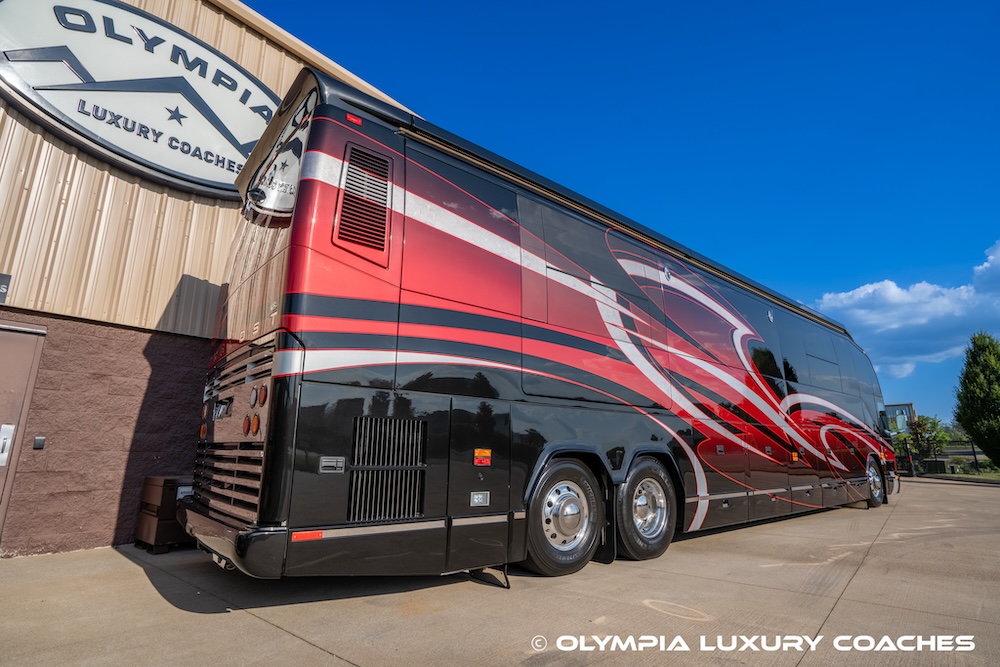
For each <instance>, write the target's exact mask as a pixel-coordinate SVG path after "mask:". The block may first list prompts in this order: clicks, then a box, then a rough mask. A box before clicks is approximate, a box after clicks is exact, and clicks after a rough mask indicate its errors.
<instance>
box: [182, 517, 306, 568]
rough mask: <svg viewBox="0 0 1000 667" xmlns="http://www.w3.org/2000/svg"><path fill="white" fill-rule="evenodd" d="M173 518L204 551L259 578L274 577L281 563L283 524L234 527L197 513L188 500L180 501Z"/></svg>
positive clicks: (284, 537)
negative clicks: (263, 526) (279, 526)
mask: <svg viewBox="0 0 1000 667" xmlns="http://www.w3.org/2000/svg"><path fill="white" fill-rule="evenodd" d="M177 520H178V521H179V522H180V524H181V525H182V526H184V530H186V531H187V532H188V534H189V535H191V536H192V537H194V538H195V539H196V540H198V543H199V544H200V545H201V546H202V547H203V548H204V549H206V550H207V551H209V552H211V553H213V554H215V555H216V556H219V557H221V558H222V559H223V560H225V561H228V562H229V563H232V564H233V565H234V566H235V567H236V568H237V569H239V570H240V571H241V572H244V573H246V574H249V575H250V576H251V577H257V578H259V579H277V578H279V577H280V576H281V575H282V570H283V568H284V564H285V548H286V546H287V544H288V531H287V530H285V529H284V528H252V529H250V530H243V531H240V530H236V529H235V528H232V527H230V526H227V525H225V524H223V523H220V522H219V521H216V520H215V519H212V518H211V517H208V516H205V515H204V514H202V513H200V512H199V511H198V510H197V508H196V507H195V505H194V503H192V502H191V501H188V502H182V503H181V504H180V506H179V508H178V510H177Z"/></svg>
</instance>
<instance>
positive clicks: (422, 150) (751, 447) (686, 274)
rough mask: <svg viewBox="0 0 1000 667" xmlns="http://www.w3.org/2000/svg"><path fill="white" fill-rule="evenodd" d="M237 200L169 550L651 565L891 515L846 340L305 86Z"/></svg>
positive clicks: (674, 249) (567, 202) (879, 455)
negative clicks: (882, 510)
mask: <svg viewBox="0 0 1000 667" xmlns="http://www.w3.org/2000/svg"><path fill="white" fill-rule="evenodd" d="M237 185H238V187H239V189H240V191H241V193H242V195H243V199H244V202H245V203H244V219H243V222H242V230H241V232H240V234H239V235H238V238H237V239H236V241H235V244H234V250H233V252H232V254H231V259H230V263H231V265H230V266H229V269H228V271H229V282H228V284H227V285H226V286H225V288H224V291H225V293H226V294H225V303H224V305H223V306H222V307H221V312H220V321H219V325H218V332H219V333H218V341H217V343H218V349H217V354H216V355H215V358H214V360H213V363H214V365H213V367H212V369H211V370H210V373H209V376H208V382H207V385H206V387H205V402H204V408H203V418H204V419H203V424H202V428H201V438H200V444H199V448H198V456H197V462H196V469H195V486H194V489H195V491H194V496H193V499H192V500H191V501H190V502H189V503H188V504H187V506H186V508H185V509H183V510H182V521H183V523H184V524H185V525H186V527H187V530H188V532H190V533H191V534H192V535H193V536H195V537H196V538H197V539H198V541H199V542H200V544H201V545H202V547H203V548H205V549H206V550H208V551H209V552H211V553H212V554H213V555H214V557H215V559H216V560H217V561H218V562H220V563H221V564H225V565H233V566H235V567H237V568H239V569H240V570H242V571H243V572H246V573H248V574H250V575H253V576H256V577H267V578H273V577H280V576H297V575H340V574H343V575H364V574H439V573H445V572H457V571H463V570H475V569H479V568H483V567H491V566H501V565H505V564H507V563H515V562H523V563H525V564H526V565H527V566H528V567H530V568H531V569H533V570H536V571H537V572H540V573H542V574H546V575H560V574H566V573H570V572H574V571H576V570H578V569H580V568H581V567H583V566H584V565H585V564H586V563H587V562H588V561H590V560H591V559H597V560H601V561H603V562H610V561H611V560H613V559H614V558H615V557H616V556H617V555H623V556H626V557H629V558H634V559H643V558H655V557H657V556H659V555H660V554H662V553H663V551H664V550H665V549H666V548H667V546H668V545H669V544H670V541H671V539H672V538H673V536H674V533H675V530H681V531H697V530H702V529H707V528H713V527H718V526H725V525H732V524H740V523H745V522H749V521H754V520H759V519H765V518H774V517H782V516H789V515H792V514H795V513H798V512H808V511H811V510H816V509H818V508H824V507H832V506H839V505H845V504H850V503H855V502H867V503H868V505H869V506H877V505H880V504H882V503H883V502H884V501H885V500H886V497H887V495H888V494H891V493H896V492H898V490H899V482H898V478H897V476H896V471H895V464H894V457H893V450H892V447H891V445H890V443H889V442H888V439H887V437H886V430H885V428H884V421H885V420H884V406H883V403H882V397H881V395H880V394H881V391H880V389H879V385H878V380H877V379H876V376H875V373H874V371H873V369H872V364H871V363H870V362H869V360H868V358H867V357H866V356H865V354H864V353H863V352H862V351H861V350H860V349H859V348H858V346H857V345H856V344H855V343H854V342H853V341H852V339H851V337H850V336H849V335H848V333H847V332H846V331H845V330H844V328H843V327H842V326H840V325H839V324H837V323H835V322H833V321H831V320H829V319H827V318H826V317H824V316H822V315H821V314H819V313H816V312H814V311H812V310H810V309H808V308H805V307H803V306H802V305H800V304H797V303H795V302H794V301H792V300H790V299H788V298H785V297H782V296H781V295H779V294H776V293H774V292H773V291H771V290H769V289H767V288H765V287H763V286H761V285H758V284H756V283H755V282H753V281H752V280H750V279H748V278H745V277H742V276H740V275H738V274H736V273H734V272H732V271H729V270H727V269H726V268H724V267H722V266H719V265H718V264H716V263H714V262H712V261H711V260H709V259H707V258H705V257H703V256H701V255H699V254H697V253H695V252H693V251H692V250H689V249H687V248H685V247H683V246H681V245H679V244H677V243H674V242H672V241H671V240H669V239H667V238H665V237H664V236H662V235H660V234H659V233H657V232H654V231H652V230H650V229H647V228H645V227H643V226H641V225H639V224H637V223H635V222H633V221H631V220H628V219H626V218H624V217H622V216H620V215H618V214H616V213H614V212H613V211H610V210H608V209H606V208H604V207H602V206H600V205H598V204H596V203H594V202H591V201H589V200H587V199H585V198H583V197H580V196H579V195H576V194H574V193H572V192H570V191H568V190H566V189H564V188H562V187H560V186H558V185H556V184H554V183H552V182H550V181H548V180H546V179H544V178H542V177H540V176H538V175H536V174H533V173H531V172H529V171H527V170H525V169H523V168H521V167H519V166H517V165H515V164H512V163H510V162H508V161H506V160H504V159H503V158H500V157H498V156H496V155H493V154H491V153H489V152H487V151H485V150H483V149H481V148H479V147H477V146H474V145H472V144H470V143H468V142H466V141H464V140H462V139H460V138H458V137H456V136H454V135H452V134H449V133H448V132H446V131H444V130H442V129H440V128H438V127H435V126H434V125H431V124H430V123H427V122H426V121H424V120H423V119H421V118H419V117H416V116H413V115H412V114H409V113H406V112H404V111H402V110H400V109H398V108H395V107H392V106H389V105H386V104H384V103H382V102H380V101H377V100H375V99H373V98H370V97H368V96H366V95H364V94H363V93H360V92H358V91H357V90H354V89H353V88H350V87H349V86H347V85H345V84H343V83H340V82H337V81H335V80H333V79H331V78H329V77H328V76H326V75H324V74H322V73H320V72H317V71H314V70H310V69H307V70H304V71H303V72H302V73H301V74H300V76H299V77H298V79H297V80H296V83H295V84H294V86H293V88H292V89H291V91H290V92H289V93H288V95H287V96H286V98H285V100H284V101H283V103H282V105H281V107H280V109H279V111H278V112H277V114H276V115H275V118H274V120H273V121H272V122H271V123H270V125H269V126H268V128H267V130H266V132H265V133H264V135H263V137H262V138H261V140H260V142H259V143H258V144H257V147H256V149H255V150H254V152H253V154H252V155H251V157H250V159H249V161H248V163H247V165H246V166H245V167H244V169H243V171H242V173H241V174H240V176H239V179H238V182H237Z"/></svg>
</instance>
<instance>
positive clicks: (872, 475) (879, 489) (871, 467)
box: [868, 459, 885, 507]
mask: <svg viewBox="0 0 1000 667" xmlns="http://www.w3.org/2000/svg"><path fill="white" fill-rule="evenodd" d="M884 502H885V484H883V483H882V471H881V470H879V468H878V464H877V463H875V459H868V507H878V506H880V505H881V504H882V503H884Z"/></svg>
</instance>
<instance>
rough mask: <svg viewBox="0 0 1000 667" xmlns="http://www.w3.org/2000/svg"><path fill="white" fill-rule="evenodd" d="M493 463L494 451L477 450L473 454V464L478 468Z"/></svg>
mask: <svg viewBox="0 0 1000 667" xmlns="http://www.w3.org/2000/svg"><path fill="white" fill-rule="evenodd" d="M492 463H493V450H492V449H477V450H475V451H474V452H473V453H472V464H473V465H477V466H488V465H490V464H492Z"/></svg>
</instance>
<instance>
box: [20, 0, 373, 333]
mask: <svg viewBox="0 0 1000 667" xmlns="http://www.w3.org/2000/svg"><path fill="white" fill-rule="evenodd" d="M131 4H133V5H135V6H136V7H139V8H140V9H143V10H145V11H147V12H149V13H151V14H154V15H156V16H159V17H161V18H163V19H165V20H166V21H168V22H170V23H172V24H174V25H176V26H177V27H179V28H181V29H183V30H186V31H188V32H189V33H191V34H192V35H194V36H195V37H197V38H199V39H201V40H203V41H205V42H207V43H209V44H211V45H213V46H214V47H215V48H217V49H218V50H219V51H221V52H223V53H225V54H226V55H228V56H229V57H230V58H232V59H233V60H235V61H236V62H238V63H239V64H241V65H242V66H243V67H244V68H245V69H246V70H247V71H249V72H250V73H252V74H253V75H255V76H256V77H257V78H259V79H260V80H261V81H262V82H263V83H264V84H265V85H267V86H268V87H270V88H271V89H272V90H274V91H275V92H276V93H277V94H278V95H279V96H282V95H283V94H284V92H285V90H286V89H287V88H288V86H290V85H291V83H292V81H293V79H294V78H295V75H296V74H298V72H299V70H300V69H301V67H302V66H303V62H304V61H303V60H302V59H300V58H299V57H297V56H295V55H293V54H290V53H289V52H288V51H287V50H285V49H284V48H282V47H280V46H278V44H277V43H276V42H275V41H273V40H272V39H270V38H266V37H264V36H263V35H262V34H261V31H263V32H271V33H272V34H273V35H274V34H275V33H276V32H277V31H276V30H275V29H274V26H272V25H270V24H268V23H266V22H262V23H260V24H257V25H256V26H255V28H254V29H248V28H247V27H246V26H245V25H244V24H243V23H241V22H240V21H239V20H237V19H235V18H233V16H231V15H230V14H229V13H227V12H224V11H223V9H220V7H221V8H226V9H227V10H229V11H231V12H233V13H235V14H239V15H241V16H245V17H247V18H252V17H253V16H254V15H253V13H252V12H250V11H249V10H247V9H246V8H245V7H244V6H242V5H240V4H239V3H236V2H234V1H233V0H212V3H209V2H205V1H203V0H134V1H133V2H131ZM216 5H218V6H216ZM275 36H276V37H277V38H278V40H279V41H280V42H281V43H283V44H285V45H286V46H287V45H291V46H295V44H293V43H292V42H293V41H294V40H293V39H292V38H290V37H289V36H288V35H287V34H277V35H275ZM290 39H292V41H290ZM300 46H302V49H301V51H300V52H301V53H303V54H305V55H306V56H310V55H313V56H318V54H315V52H312V53H310V50H309V49H308V47H305V46H304V45H300ZM310 64H313V65H317V66H320V67H322V68H323V69H326V70H327V71H330V70H331V69H336V68H337V66H336V65H335V64H333V63H331V62H330V61H328V60H325V59H324V58H322V56H318V58H316V57H311V58H310ZM331 73H333V74H335V73H336V72H333V71H331ZM383 97H384V96H383ZM0 202H2V205H0V273H6V274H10V275H11V276H12V279H11V285H10V289H9V292H8V295H7V301H6V305H8V306H12V307H16V308H24V309H29V310H37V311H44V312H48V313H54V314H59V315H69V316H74V317H82V318H87V319H93V320H100V321H105V322H112V323H116V324H124V325H129V326H136V327H142V328H149V329H157V330H160V331H168V332H174V333H183V334H189V335H195V336H204V337H207V336H210V335H211V333H212V331H211V329H212V324H213V321H214V313H215V308H216V295H217V293H218V291H219V286H220V284H221V283H222V281H223V280H224V277H225V269H226V267H225V264H226V257H227V254H228V252H229V245H230V242H231V240H232V238H233V236H234V234H235V232H236V229H237V224H238V220H239V213H238V209H239V206H238V204H236V203H234V202H227V201H218V200H215V199H210V198H206V197H200V196H197V195H193V194H189V193H184V192H178V191H174V190H171V189H169V188H167V187H165V186H160V185H158V184H155V183H150V182H148V181H145V180H143V179H141V178H139V177H138V176H134V175H132V174H130V173H128V172H125V171H122V170H120V169H116V168H113V167H111V166H109V165H107V164H106V163H104V162H102V161H101V160H99V159H97V158H94V157H91V156H89V155H87V154H85V153H83V152H81V151H80V150H78V149H77V148H75V147H74V146H73V145H72V144H69V143H66V142H64V141H62V140H60V139H58V138H57V137H55V136H53V135H52V134H49V133H47V132H45V131H44V130H42V129H41V127H40V126H38V125H37V124H36V123H34V122H33V121H32V120H30V119H29V118H28V117H26V116H24V115H22V114H21V113H19V112H18V111H17V110H16V109H14V108H12V107H11V106H9V105H8V104H7V103H6V102H3V101H2V100H0Z"/></svg>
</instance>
